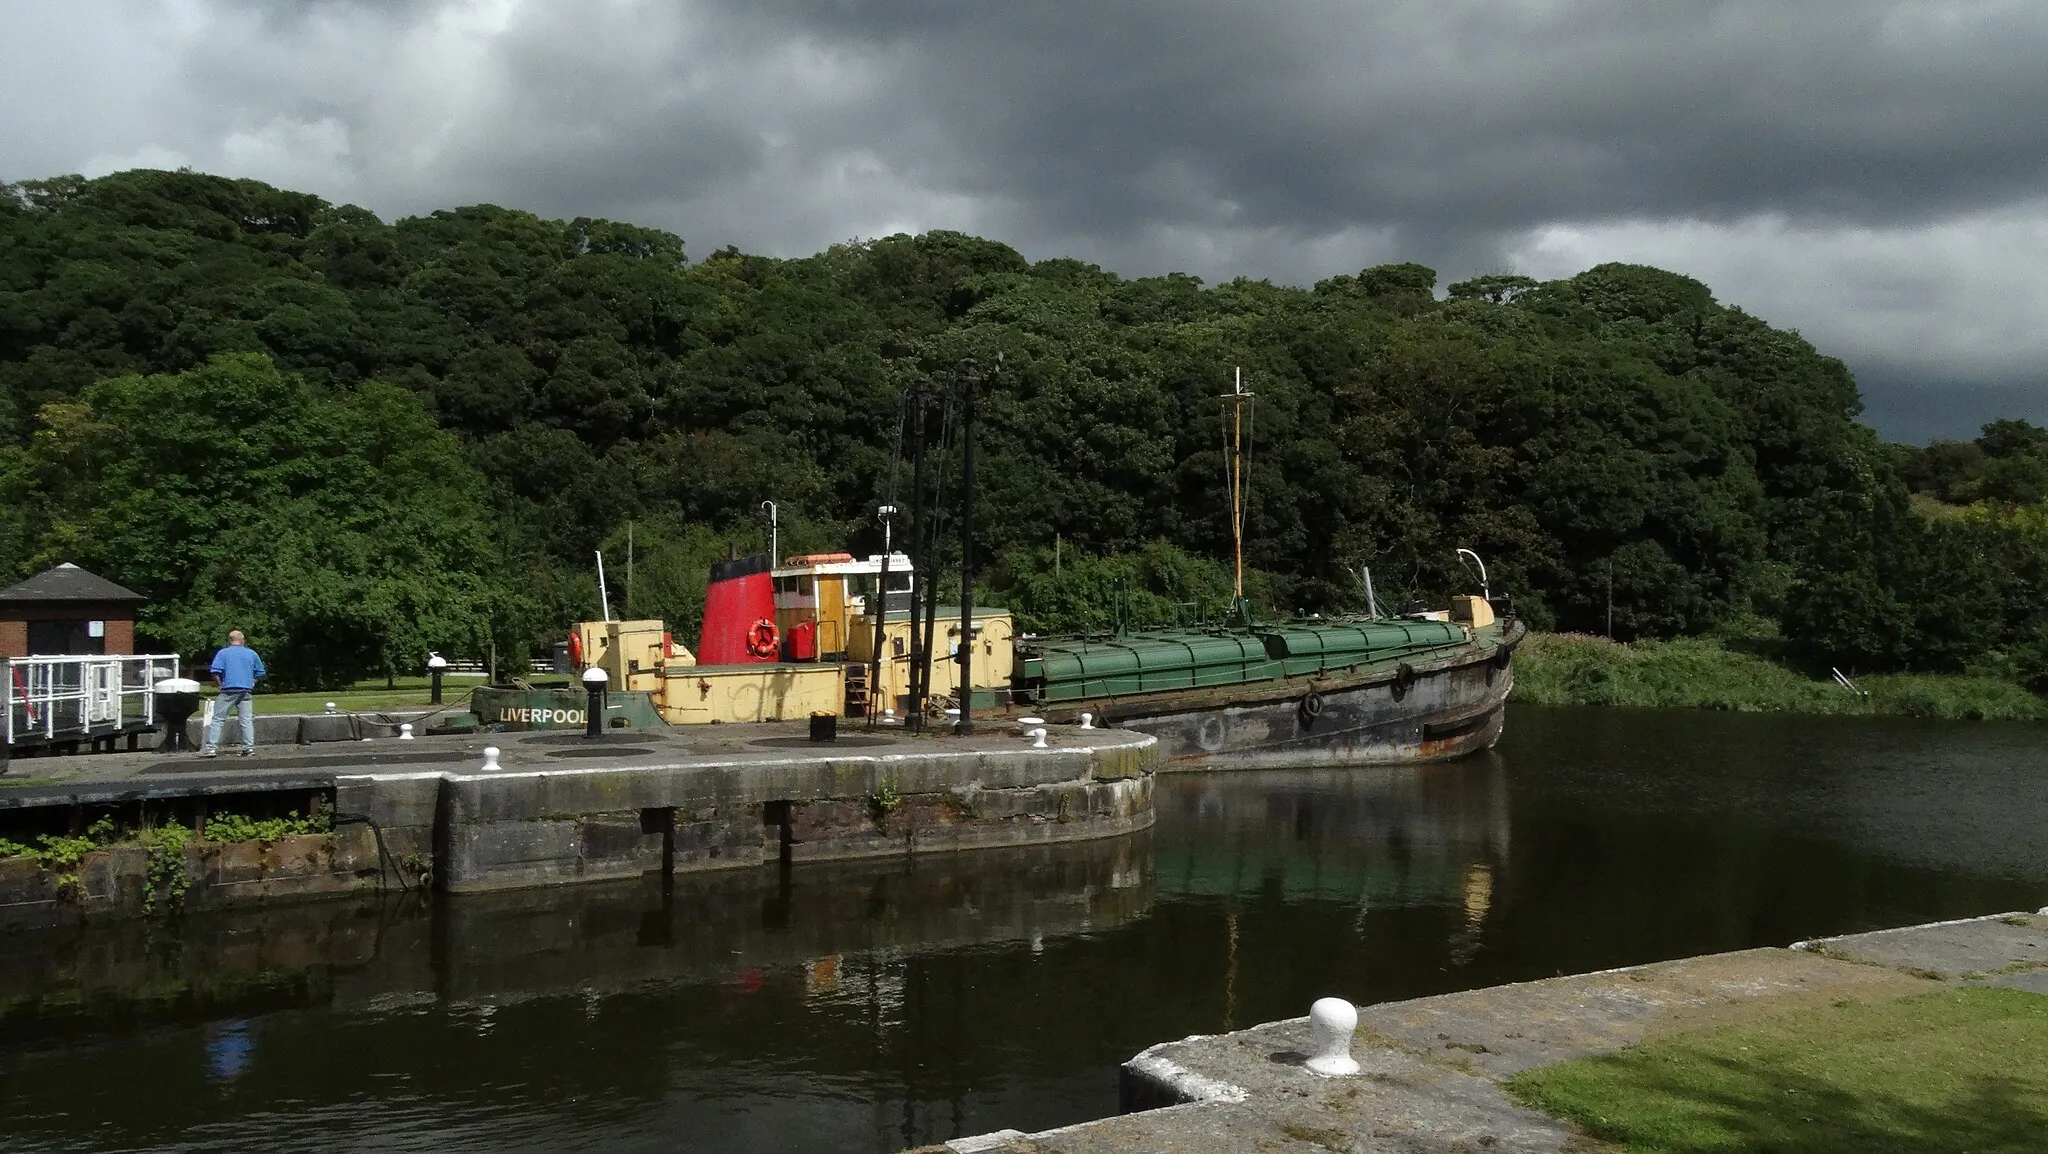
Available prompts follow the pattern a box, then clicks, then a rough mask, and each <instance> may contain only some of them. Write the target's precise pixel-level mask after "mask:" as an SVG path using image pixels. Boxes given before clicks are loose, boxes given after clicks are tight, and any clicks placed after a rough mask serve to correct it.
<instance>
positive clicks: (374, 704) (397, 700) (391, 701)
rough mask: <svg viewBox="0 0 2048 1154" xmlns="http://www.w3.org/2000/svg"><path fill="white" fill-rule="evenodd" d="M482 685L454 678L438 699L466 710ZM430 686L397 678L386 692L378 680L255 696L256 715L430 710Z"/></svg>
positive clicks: (474, 679) (478, 679) (474, 677)
mask: <svg viewBox="0 0 2048 1154" xmlns="http://www.w3.org/2000/svg"><path fill="white" fill-rule="evenodd" d="M483 683H484V679H483V677H482V676H480V675H474V674H457V675H453V676H450V677H448V678H447V679H445V681H444V682H443V684H442V691H441V698H442V700H443V701H444V702H449V703H454V707H455V708H458V709H461V708H467V705H466V704H465V703H467V702H468V701H469V691H470V690H472V689H474V688H476V687H477V686H479V685H482V684H483ZM430 684H431V683H430V682H429V681H428V680H427V679H426V678H424V677H400V678H397V679H396V680H394V681H393V682H391V683H390V687H389V688H387V687H386V685H385V681H384V679H383V678H381V677H373V678H369V679H368V680H364V681H358V682H356V683H355V684H353V685H351V686H349V687H348V688H347V689H327V690H315V691H312V692H309V693H264V692H261V691H258V692H257V694H256V698H255V700H256V712H258V713H319V712H321V711H322V710H324V709H326V708H327V703H328V702H330V701H332V702H333V703H334V708H336V709H338V710H341V711H343V712H345V713H385V712H389V711H393V710H413V709H432V708H433V706H432V705H429V704H428V700H429V699H430V698H432V697H433V691H432V690H431V689H430V688H429V686H430Z"/></svg>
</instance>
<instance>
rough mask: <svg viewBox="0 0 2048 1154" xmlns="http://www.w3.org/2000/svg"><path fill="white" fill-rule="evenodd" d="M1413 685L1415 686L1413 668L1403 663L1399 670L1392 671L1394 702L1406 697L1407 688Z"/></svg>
mask: <svg viewBox="0 0 2048 1154" xmlns="http://www.w3.org/2000/svg"><path fill="white" fill-rule="evenodd" d="M1413 684H1415V667H1414V666H1413V665H1410V664H1408V663H1407V662H1406V661H1403V662H1402V663H1401V666H1400V668H1398V669H1396V670H1395V671H1394V684H1393V686H1392V690H1393V694H1394V700H1395V701H1399V700H1401V699H1402V698H1404V697H1406V696H1408V687H1409V686H1411V685H1413Z"/></svg>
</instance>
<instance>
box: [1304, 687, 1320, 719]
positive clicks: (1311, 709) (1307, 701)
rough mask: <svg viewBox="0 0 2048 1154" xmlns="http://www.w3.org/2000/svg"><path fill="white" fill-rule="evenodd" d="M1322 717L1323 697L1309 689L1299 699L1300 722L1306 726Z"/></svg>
mask: <svg viewBox="0 0 2048 1154" xmlns="http://www.w3.org/2000/svg"><path fill="white" fill-rule="evenodd" d="M1322 715H1323V695H1322V694H1320V693H1317V692H1316V691H1315V690H1313V689H1311V690H1309V691H1308V692H1307V693H1305V694H1303V695H1302V698H1301V721H1302V724H1304V725H1306V724H1308V723H1309V722H1311V721H1314V720H1315V719H1316V718H1318V717H1321V716H1322Z"/></svg>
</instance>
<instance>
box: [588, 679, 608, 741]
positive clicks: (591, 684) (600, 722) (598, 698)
mask: <svg viewBox="0 0 2048 1154" xmlns="http://www.w3.org/2000/svg"><path fill="white" fill-rule="evenodd" d="M608 680H610V676H609V675H608V674H606V673H605V671H604V670H603V669H600V668H598V667H597V666H595V665H593V666H591V667H590V668H588V669H586V670H584V671H583V692H584V693H585V694H586V695H588V697H589V700H588V701H586V702H584V705H583V736H584V737H585V738H586V739H588V738H592V737H597V736H599V735H600V734H602V733H604V683H605V682H606V681H608Z"/></svg>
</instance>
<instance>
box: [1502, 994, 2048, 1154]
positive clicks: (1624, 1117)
mask: <svg viewBox="0 0 2048 1154" xmlns="http://www.w3.org/2000/svg"><path fill="white" fill-rule="evenodd" d="M1508 1088H1509V1090H1510V1091H1511V1092H1512V1093H1513V1094H1514V1095H1515V1096H1516V1097H1517V1098H1519V1099H1520V1100H1521V1101H1523V1102H1524V1103H1526V1104H1527V1105H1530V1106H1533V1107H1535V1108H1536V1109H1539V1110H1544V1111H1546V1112H1548V1113H1551V1114H1555V1115H1557V1116H1559V1117H1562V1118H1567V1119H1570V1120H1571V1121H1573V1122H1576V1123H1578V1124H1579V1125H1581V1126H1583V1127H1584V1128H1585V1129H1586V1131H1587V1132H1588V1133H1590V1134H1591V1135H1593V1136H1594V1137H1596V1138H1600V1139H1604V1140H1606V1141H1609V1142H1618V1143H1623V1144H1625V1145H1626V1146H1627V1148H1628V1150H1629V1151H1631V1154H1705V1152H1708V1151H1711V1152H1713V1154H1735V1152H1737V1151H1744V1152H1748V1151H1755V1152H1759V1154H1761V1152H1765V1151H1769V1152H1773V1154H1776V1152H1784V1154H1793V1152H1795V1151H1796V1152H1800V1154H1894V1152H1896V1154H1908V1152H1910V1154H1965V1152H1968V1154H2003V1152H2006V1151H2012V1152H2014V1154H2017V1152H2020V1151H2029V1152H2038V1151H2041V1150H2048V997H2043V996H2041V995H2039V994H2030V993H2025V992H2023V991H2019V990H1997V989H1967V990H1946V991H1942V992H1940V993H1933V994H1923V995H1919V996H1916V997H1911V998H1902V999H1899V1000H1896V1001H1886V1002H1868V1003H1866V1002H1838V1003H1836V1004H1835V1005H1833V1006H1831V1007H1826V1008H1820V1009H1810V1010H1799V1011H1794V1012H1789V1013H1786V1014H1784V1015H1782V1016H1780V1017H1777V1018H1773V1019H1771V1020H1770V1021H1768V1022H1766V1023H1764V1024H1762V1025H1744V1026H1740V1027H1719V1028H1712V1029H1705V1030H1699V1031H1692V1032H1685V1033H1678V1034H1672V1035H1669V1036H1666V1037H1662V1038H1655V1039H1652V1040H1651V1041H1648V1042H1645V1043H1644V1044H1642V1045H1640V1046H1632V1047H1630V1048H1628V1049H1626V1050H1623V1051H1621V1052H1619V1053H1616V1054H1609V1055H1604V1056H1601V1057H1597V1058H1586V1059H1581V1060H1579V1061H1575V1062H1562V1063H1559V1064H1558V1065H1555V1066H1546V1067H1543V1068H1541V1069H1536V1070H1530V1071H1527V1072H1526V1073H1523V1074H1520V1075H1518V1076H1516V1077H1515V1078H1514V1079H1513V1080H1512V1081H1510V1082H1509V1083H1508Z"/></svg>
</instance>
